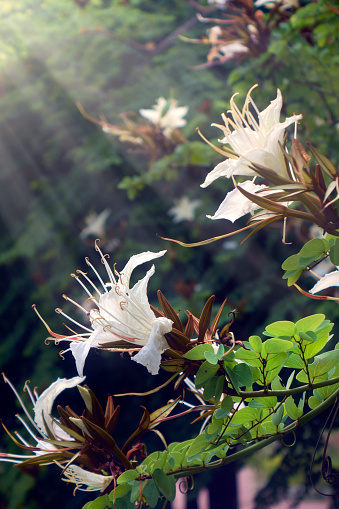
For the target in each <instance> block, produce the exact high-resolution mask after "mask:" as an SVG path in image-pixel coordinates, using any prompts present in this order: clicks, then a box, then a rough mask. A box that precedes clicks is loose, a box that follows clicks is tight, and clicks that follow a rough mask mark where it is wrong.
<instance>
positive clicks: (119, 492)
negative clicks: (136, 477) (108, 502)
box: [110, 484, 132, 500]
mask: <svg viewBox="0 0 339 509" xmlns="http://www.w3.org/2000/svg"><path fill="white" fill-rule="evenodd" d="M131 489H132V486H131V484H120V485H119V486H117V487H116V488H115V490H114V491H112V492H111V493H110V499H112V500H113V493H114V496H115V498H116V499H117V498H123V497H124V496H125V495H127V493H129V492H130V491H131Z"/></svg>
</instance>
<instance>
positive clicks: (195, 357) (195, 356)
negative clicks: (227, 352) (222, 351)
mask: <svg viewBox="0 0 339 509" xmlns="http://www.w3.org/2000/svg"><path fill="white" fill-rule="evenodd" d="M205 352H211V353H214V349H213V346H212V345H210V344H208V343H204V344H203V345H197V346H195V347H194V348H192V349H191V350H189V351H188V352H187V353H185V354H184V355H183V357H184V358H185V359H189V360H190V361H201V360H203V359H205Z"/></svg>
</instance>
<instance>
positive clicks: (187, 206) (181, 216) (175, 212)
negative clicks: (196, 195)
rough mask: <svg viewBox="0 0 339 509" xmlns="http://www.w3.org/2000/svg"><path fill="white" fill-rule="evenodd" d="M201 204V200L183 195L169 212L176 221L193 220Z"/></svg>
mask: <svg viewBox="0 0 339 509" xmlns="http://www.w3.org/2000/svg"><path fill="white" fill-rule="evenodd" d="M200 204H201V200H190V199H189V197H188V196H182V197H181V198H179V199H178V200H177V202H176V204H175V205H174V206H173V207H172V208H170V209H169V211H168V213H169V214H170V215H171V216H173V222H174V223H181V221H193V219H194V217H195V210H196V209H197V208H198V207H199V205H200Z"/></svg>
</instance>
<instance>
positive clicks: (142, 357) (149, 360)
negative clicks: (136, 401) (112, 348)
mask: <svg viewBox="0 0 339 509" xmlns="http://www.w3.org/2000/svg"><path fill="white" fill-rule="evenodd" d="M172 325H173V322H172V320H169V319H168V318H165V317H160V318H156V319H155V320H154V322H153V327H152V332H151V334H150V337H149V340H148V342H147V344H146V345H145V346H144V347H143V348H142V349H141V350H140V352H138V353H137V354H136V355H134V357H132V360H134V361H135V362H138V363H139V364H142V365H143V366H145V367H146V368H147V369H148V371H149V372H150V373H151V374H152V375H157V374H158V373H159V366H160V362H161V354H162V353H163V352H164V351H165V350H167V349H168V348H169V346H168V344H167V341H166V339H165V337H164V334H166V333H167V332H170V331H171V330H172Z"/></svg>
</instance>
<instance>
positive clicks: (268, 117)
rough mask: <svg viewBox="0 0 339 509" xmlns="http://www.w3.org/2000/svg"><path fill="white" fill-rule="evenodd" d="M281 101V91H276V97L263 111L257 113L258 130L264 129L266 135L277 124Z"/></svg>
mask: <svg viewBox="0 0 339 509" xmlns="http://www.w3.org/2000/svg"><path fill="white" fill-rule="evenodd" d="M282 104H283V100H282V94H281V91H280V90H279V88H278V90H277V97H276V98H275V99H274V100H273V101H271V104H269V106H267V108H265V109H264V110H263V111H261V112H260V113H259V121H260V129H261V128H264V130H265V131H266V133H268V132H269V131H270V130H271V129H272V127H274V126H275V125H276V124H278V123H279V120H280V113H281V108H282Z"/></svg>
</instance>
